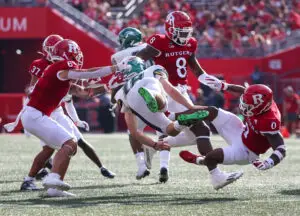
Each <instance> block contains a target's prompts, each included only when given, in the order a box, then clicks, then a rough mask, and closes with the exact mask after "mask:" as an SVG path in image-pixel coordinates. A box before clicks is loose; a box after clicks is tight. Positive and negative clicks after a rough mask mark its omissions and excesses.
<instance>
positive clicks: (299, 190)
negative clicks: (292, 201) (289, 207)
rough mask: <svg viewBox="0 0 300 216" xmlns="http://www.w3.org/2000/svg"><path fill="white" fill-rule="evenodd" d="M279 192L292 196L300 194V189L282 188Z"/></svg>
mask: <svg viewBox="0 0 300 216" xmlns="http://www.w3.org/2000/svg"><path fill="white" fill-rule="evenodd" d="M279 193H280V194H282V195H290V196H294V195H300V189H293V190H282V191H280V192H279Z"/></svg>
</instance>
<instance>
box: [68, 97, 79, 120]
mask: <svg viewBox="0 0 300 216" xmlns="http://www.w3.org/2000/svg"><path fill="white" fill-rule="evenodd" d="M65 108H66V111H67V113H68V115H69V116H70V117H71V119H72V120H73V121H74V122H75V123H76V122H78V121H80V120H79V117H78V115H77V112H76V109H75V107H74V104H73V100H71V101H69V102H65Z"/></svg>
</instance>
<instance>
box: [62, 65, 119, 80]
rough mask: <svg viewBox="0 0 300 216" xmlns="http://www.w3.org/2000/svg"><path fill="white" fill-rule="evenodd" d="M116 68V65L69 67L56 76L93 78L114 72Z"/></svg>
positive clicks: (70, 78) (74, 78) (63, 77)
mask: <svg viewBox="0 0 300 216" xmlns="http://www.w3.org/2000/svg"><path fill="white" fill-rule="evenodd" d="M117 68H118V66H117V65H113V66H105V67H96V68H91V69H71V70H64V71H59V72H58V74H57V76H58V78H59V79H61V80H72V79H73V80H77V79H93V78H99V77H104V76H107V75H110V74H112V73H114V72H116V71H117Z"/></svg>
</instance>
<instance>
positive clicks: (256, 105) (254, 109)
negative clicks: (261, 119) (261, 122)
mask: <svg viewBox="0 0 300 216" xmlns="http://www.w3.org/2000/svg"><path fill="white" fill-rule="evenodd" d="M272 102H273V92H272V90H271V89H270V88H269V87H268V86H265V85H261V84H257V85H250V86H249V87H247V88H246V90H245V92H244V94H242V96H241V98H240V110H241V112H242V114H243V115H244V116H256V115H260V114H262V113H264V112H266V111H268V110H269V109H270V108H271V105H272Z"/></svg>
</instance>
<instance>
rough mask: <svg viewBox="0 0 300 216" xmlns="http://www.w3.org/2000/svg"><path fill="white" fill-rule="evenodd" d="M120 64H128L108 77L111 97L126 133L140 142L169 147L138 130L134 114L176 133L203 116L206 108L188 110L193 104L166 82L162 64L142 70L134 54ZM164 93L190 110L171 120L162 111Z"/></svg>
mask: <svg viewBox="0 0 300 216" xmlns="http://www.w3.org/2000/svg"><path fill="white" fill-rule="evenodd" d="M121 64H124V65H129V67H126V69H124V70H121V72H118V73H116V74H115V75H114V76H113V77H112V78H111V80H110V82H109V86H110V88H112V89H113V98H114V99H115V100H116V101H117V102H118V103H119V104H120V106H121V112H123V113H124V114H125V121H126V124H127V127H128V129H129V131H130V134H131V135H132V136H133V138H135V139H136V140H138V141H139V142H140V143H143V144H145V145H147V146H150V147H152V148H154V149H156V150H169V146H168V145H166V144H165V143H164V142H163V141H158V142H155V141H154V140H152V139H151V138H150V137H148V136H146V135H145V134H144V133H143V132H142V131H140V130H138V128H137V124H136V119H137V117H138V118H140V119H141V120H143V121H144V122H145V123H146V124H147V125H148V126H150V127H152V128H153V129H155V130H156V131H159V132H161V133H164V134H167V135H170V136H176V135H178V134H179V133H180V132H181V131H182V130H183V129H185V128H186V127H187V126H190V125H192V124H195V123H196V122H197V121H199V120H201V119H203V118H204V117H205V116H206V115H207V111H202V110H199V111H192V110H193V109H196V108H197V106H194V105H193V103H191V102H190V100H188V99H186V98H185V97H183V96H182V95H181V93H180V92H179V91H178V90H177V89H176V88H175V87H173V86H172V84H170V82H169V81H168V74H167V71H166V70H165V69H164V68H163V67H162V66H160V65H153V66H151V67H149V68H147V69H145V64H144V61H143V60H141V59H140V58H138V57H134V56H131V57H128V58H125V59H124V60H122V62H121ZM167 94H168V95H169V96H170V97H172V98H173V99H174V100H175V101H177V103H179V104H181V105H183V106H184V107H186V108H187V109H189V110H191V113H189V114H181V115H179V116H178V117H177V119H178V120H177V121H171V120H170V119H169V118H168V117H167V116H166V115H165V113H164V112H165V111H166V110H167V108H168V107H167V104H168V103H167V97H166V95H167Z"/></svg>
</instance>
